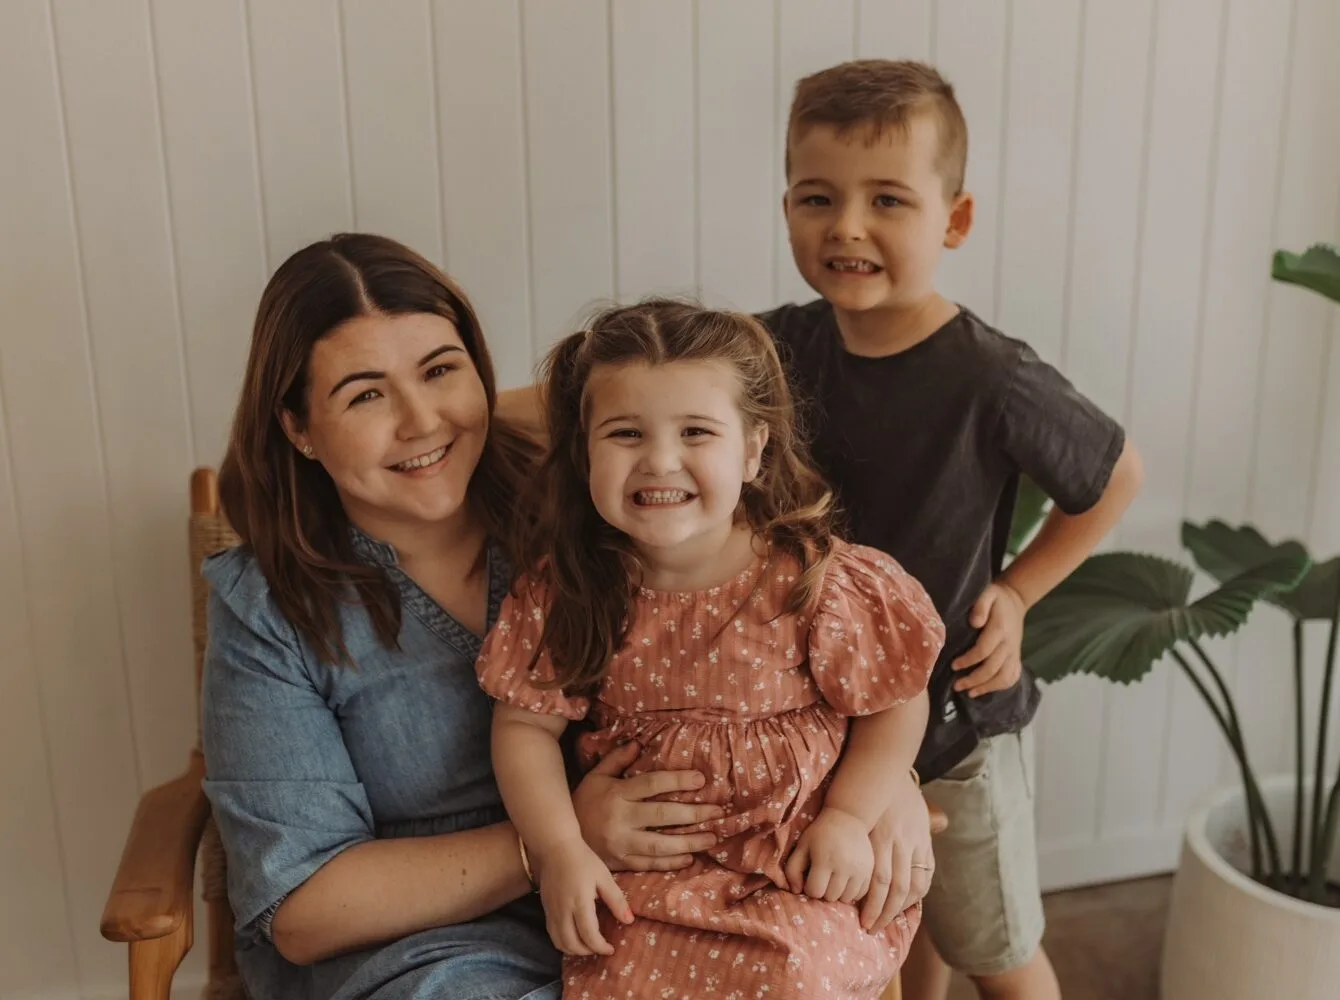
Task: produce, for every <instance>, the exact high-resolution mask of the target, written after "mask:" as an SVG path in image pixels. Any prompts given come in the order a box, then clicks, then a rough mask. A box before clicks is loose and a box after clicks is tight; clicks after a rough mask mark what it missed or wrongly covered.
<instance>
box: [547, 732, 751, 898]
mask: <svg viewBox="0 0 1340 1000" xmlns="http://www.w3.org/2000/svg"><path fill="white" fill-rule="evenodd" d="M641 752H642V748H641V747H640V746H638V744H636V743H627V744H625V745H624V746H621V747H620V748H619V749H618V750H615V751H614V752H613V753H611V754H609V755H607V756H606V757H605V759H604V760H602V761H601V762H600V763H599V764H597V765H596V766H595V767H594V768H592V770H591V771H590V773H588V774H587V775H586V777H585V778H583V779H582V783H581V784H580V785H578V786H577V788H576V790H575V791H573V793H572V808H573V809H574V810H575V811H576V813H577V822H578V823H579V824H581V828H582V837H583V839H585V841H586V842H587V844H589V845H590V846H591V849H592V850H594V851H595V852H596V854H597V855H598V856H599V857H600V859H601V860H602V861H604V862H605V864H606V865H608V866H609V868H610V870H611V871H626V870H632V871H644V872H645V871H672V870H673V869H676V868H684V867H686V866H687V865H689V864H691V863H692V861H693V855H694V854H695V853H696V852H698V851H706V850H708V849H710V848H712V847H714V846H715V845H716V842H717V838H716V835H715V834H711V833H684V834H668V833H657V832H656V828H657V827H666V826H692V825H693V824H695V823H706V822H707V821H708V820H713V819H720V818H721V817H722V816H724V815H725V810H724V809H722V808H721V807H720V806H712V805H695V804H693V803H689V802H649V801H647V800H648V799H652V798H654V797H656V796H660V795H665V794H666V793H668V792H691V791H694V790H695V789H699V788H702V787H703V776H702V775H701V774H700V773H699V772H697V771H652V772H650V773H647V774H640V775H638V776H637V777H634V778H621V777H620V775H621V774H623V772H624V770H625V769H626V768H627V767H629V766H630V765H631V764H632V763H633V762H634V761H635V760H637V755H638V754H639V753H641Z"/></svg>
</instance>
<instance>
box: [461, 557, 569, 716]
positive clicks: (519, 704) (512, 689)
mask: <svg viewBox="0 0 1340 1000" xmlns="http://www.w3.org/2000/svg"><path fill="white" fill-rule="evenodd" d="M547 604H548V602H547V600H546V598H545V593H544V589H543V588H542V587H541V586H540V585H539V584H537V583H535V582H534V581H533V580H531V579H530V578H525V579H522V580H521V581H520V582H519V583H518V585H517V586H516V587H515V588H514V590H513V592H512V593H511V594H508V595H507V598H506V599H505V600H504V601H503V605H502V608H501V609H500V610H499V612H498V621H497V623H496V624H495V625H494V626H493V629H492V630H491V631H490V632H489V634H488V636H487V637H485V639H484V646H483V648H482V649H481V650H480V653H479V659H478V660H477V661H476V663H475V669H476V671H477V672H478V674H479V684H480V687H482V688H483V689H484V691H485V693H487V694H488V695H489V696H490V697H492V698H495V699H497V700H498V701H500V702H502V703H503V704H505V705H511V706H512V707H514V708H521V709H525V710H526V711H527V712H534V713H535V714H537V715H561V716H563V717H564V718H565V719H571V720H572V721H574V722H577V721H580V720H581V719H584V718H586V713H587V712H588V711H589V710H590V707H591V701H590V699H589V698H584V697H580V696H575V695H572V696H570V695H565V694H564V693H563V692H562V691H561V690H559V688H557V687H549V686H548V685H549V683H550V682H552V681H553V679H554V676H555V674H554V663H553V660H551V659H550V658H549V653H548V651H547V650H543V649H541V650H540V655H539V657H538V658H537V657H536V655H535V651H536V650H537V649H539V648H540V645H541V638H542V637H543V635H544V616H545V609H546V606H547ZM532 661H534V664H535V665H534V667H533V668H532V667H531V663H532Z"/></svg>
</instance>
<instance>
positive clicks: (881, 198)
mask: <svg viewBox="0 0 1340 1000" xmlns="http://www.w3.org/2000/svg"><path fill="white" fill-rule="evenodd" d="M902 203H903V200H902V199H901V198H899V197H898V196H897V195H892V194H877V195H875V205H876V206H877V207H879V208H897V207H898V206H899V205H901V204H902Z"/></svg>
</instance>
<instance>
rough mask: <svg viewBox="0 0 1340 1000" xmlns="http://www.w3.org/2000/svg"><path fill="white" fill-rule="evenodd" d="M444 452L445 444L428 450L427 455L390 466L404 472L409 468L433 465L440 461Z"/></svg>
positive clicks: (445, 450) (445, 451)
mask: <svg viewBox="0 0 1340 1000" xmlns="http://www.w3.org/2000/svg"><path fill="white" fill-rule="evenodd" d="M446 454H447V449H446V446H445V445H444V446H443V447H441V448H438V449H437V450H436V451H430V452H429V453H428V454H427V455H420V456H419V457H418V458H411V459H410V460H409V461H408V462H401V463H400V464H399V465H395V466H392V468H395V469H400V470H401V471H404V472H408V471H410V470H411V469H424V468H427V467H428V466H430V465H435V464H436V463H438V462H440V461H442V459H443V458H444V457H445V456H446Z"/></svg>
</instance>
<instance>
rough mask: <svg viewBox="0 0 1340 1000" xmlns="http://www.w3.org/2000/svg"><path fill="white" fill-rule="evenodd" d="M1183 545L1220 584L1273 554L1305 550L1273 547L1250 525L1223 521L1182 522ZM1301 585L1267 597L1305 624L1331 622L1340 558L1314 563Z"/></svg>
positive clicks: (1284, 545) (1292, 545)
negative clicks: (1203, 522)
mask: <svg viewBox="0 0 1340 1000" xmlns="http://www.w3.org/2000/svg"><path fill="white" fill-rule="evenodd" d="M1182 544H1183V545H1185V546H1186V548H1187V551H1189V552H1190V553H1191V557H1192V558H1193V559H1195V560H1196V565H1197V566H1199V567H1200V568H1201V569H1202V570H1204V571H1205V572H1206V573H1208V574H1209V575H1210V576H1212V577H1214V579H1216V580H1218V581H1219V582H1220V583H1222V582H1224V581H1225V580H1227V579H1229V578H1230V577H1233V576H1236V575H1237V574H1239V573H1241V572H1242V571H1243V570H1245V569H1247V568H1248V567H1250V566H1255V565H1259V564H1260V563H1262V562H1264V561H1265V560H1267V559H1269V558H1270V557H1271V555H1272V554H1280V553H1282V552H1286V551H1288V552H1295V551H1303V552H1306V550H1305V549H1304V548H1303V546H1302V545H1300V544H1299V543H1298V542H1293V541H1289V542H1282V543H1280V544H1278V545H1275V544H1272V543H1271V542H1270V541H1269V540H1268V539H1267V538H1266V537H1265V536H1264V535H1262V534H1261V533H1260V532H1259V531H1257V530H1256V529H1255V528H1253V527H1252V526H1251V525H1250V524H1244V525H1240V526H1239V527H1236V528H1234V527H1232V526H1230V525H1227V524H1225V523H1224V522H1223V521H1207V522H1206V523H1205V524H1203V525H1202V524H1192V523H1191V522H1190V521H1184V522H1182ZM1309 564H1310V565H1309V569H1308V571H1307V573H1306V574H1305V575H1304V576H1303V578H1302V580H1300V581H1299V583H1298V586H1296V587H1293V588H1292V589H1287V590H1277V591H1275V592H1273V593H1270V594H1267V595H1265V599H1266V600H1267V601H1269V602H1270V603H1271V604H1274V605H1276V606H1277V607H1279V608H1282V609H1284V610H1285V611H1286V612H1288V613H1289V614H1290V615H1292V616H1293V617H1294V618H1298V619H1301V620H1303V621H1313V620H1322V621H1330V619H1331V616H1332V615H1333V614H1334V613H1335V597H1336V587H1340V557H1336V558H1334V559H1330V560H1327V561H1326V562H1324V563H1311V561H1310V557H1309Z"/></svg>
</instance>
